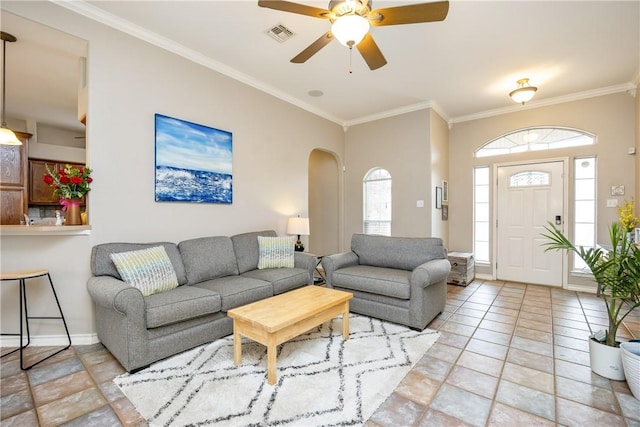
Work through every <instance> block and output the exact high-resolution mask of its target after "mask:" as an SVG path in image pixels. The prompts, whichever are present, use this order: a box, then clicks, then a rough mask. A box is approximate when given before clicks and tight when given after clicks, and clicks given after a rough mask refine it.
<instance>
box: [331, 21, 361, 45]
mask: <svg viewBox="0 0 640 427" xmlns="http://www.w3.org/2000/svg"><path fill="white" fill-rule="evenodd" d="M368 32H369V21H368V20H367V18H365V17H363V16H360V15H355V14H351V15H344V16H341V17H339V18H338V19H336V20H335V22H334V23H333V25H332V26H331V33H332V34H333V36H334V37H335V38H336V39H337V40H338V41H339V42H340V43H341V44H342V45H343V46H347V47H353V46H356V45H357V44H358V43H360V42H361V41H362V39H363V38H364V36H366V35H367V33H368Z"/></svg>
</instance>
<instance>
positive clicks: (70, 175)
mask: <svg viewBox="0 0 640 427" xmlns="http://www.w3.org/2000/svg"><path fill="white" fill-rule="evenodd" d="M45 167H46V168H47V173H46V174H45V175H44V182H45V184H47V185H49V186H50V187H52V188H53V194H57V195H59V196H60V198H61V199H63V200H69V199H79V198H81V197H82V196H84V195H85V194H87V193H88V192H89V191H90V190H91V189H90V188H89V184H91V182H92V181H93V179H92V178H91V169H90V168H87V167H82V166H81V167H76V166H71V165H65V166H64V168H60V169H59V170H58V171H52V170H51V169H49V165H45Z"/></svg>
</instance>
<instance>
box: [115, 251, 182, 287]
mask: <svg viewBox="0 0 640 427" xmlns="http://www.w3.org/2000/svg"><path fill="white" fill-rule="evenodd" d="M110 256H111V259H112V260H113V263H114V264H115V266H116V269H118V273H120V277H122V280H124V281H125V282H127V283H128V284H129V285H131V286H133V287H135V288H138V289H139V290H140V292H142V295H144V296H149V295H151V294H155V293H158V292H163V291H168V290H170V289H175V288H177V287H178V278H177V276H176V272H175V271H174V269H173V265H172V264H171V260H170V259H169V256H168V255H167V251H166V250H165V249H164V247H163V246H155V247H152V248H148V249H141V250H138V251H131V252H121V253H117V254H111V255H110Z"/></svg>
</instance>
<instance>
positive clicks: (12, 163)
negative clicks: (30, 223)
mask: <svg viewBox="0 0 640 427" xmlns="http://www.w3.org/2000/svg"><path fill="white" fill-rule="evenodd" d="M15 134H16V136H17V137H18V139H19V140H20V141H22V145H0V162H1V165H0V206H2V209H0V211H1V214H0V224H3V225H5V224H10V225H17V224H20V219H21V218H22V215H23V214H25V213H27V210H28V206H29V204H28V188H29V186H28V182H29V173H28V163H27V156H28V143H29V138H31V134H30V133H24V132H15Z"/></svg>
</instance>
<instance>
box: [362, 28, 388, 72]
mask: <svg viewBox="0 0 640 427" xmlns="http://www.w3.org/2000/svg"><path fill="white" fill-rule="evenodd" d="M356 47H357V48H358V51H359V52H360V54H361V55H362V57H363V58H364V60H365V61H366V63H367V65H368V66H369V68H370V69H371V70H377V69H378V68H380V67H382V66H384V65H386V64H387V60H386V59H385V58H384V55H383V54H382V52H381V51H380V48H379V47H378V45H377V44H376V42H375V41H374V40H373V37H371V33H367V35H366V36H364V38H363V39H362V41H361V42H360V43H358V44H357V45H356Z"/></svg>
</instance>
